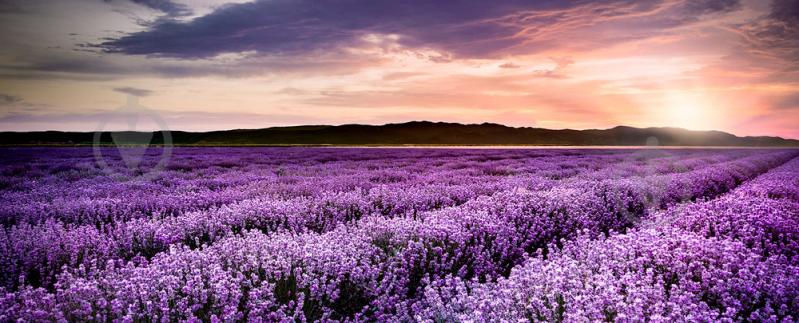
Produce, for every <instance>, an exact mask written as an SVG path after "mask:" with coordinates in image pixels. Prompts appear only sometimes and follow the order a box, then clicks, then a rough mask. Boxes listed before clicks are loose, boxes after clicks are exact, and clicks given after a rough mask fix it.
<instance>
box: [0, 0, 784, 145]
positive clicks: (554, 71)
mask: <svg viewBox="0 0 799 323" xmlns="http://www.w3.org/2000/svg"><path fill="white" fill-rule="evenodd" d="M0 43H2V46H0V130H15V131H18V130H22V131H24V130H50V129H55V130H78V131H92V130H94V129H95V128H96V125H97V123H98V122H99V120H102V119H103V118H104V116H105V115H106V114H107V113H109V112H110V111H113V110H115V109H116V108H118V107H119V106H121V105H123V104H124V103H125V102H126V99H127V95H134V96H137V97H139V102H140V103H141V104H142V105H144V106H147V107H149V108H150V109H153V110H156V111H157V112H158V113H159V114H160V115H161V116H162V117H163V119H164V120H165V121H166V123H167V124H168V127H169V128H171V129H179V130H195V131H196V130H217V129H231V128H262V127H268V126H277V125H297V124H343V123H366V124H383V123H390V122H404V121H411V120H431V121H453V122H463V123H482V122H495V123H502V124H506V125H511V126H533V127H545V128H576V129H586V128H610V127H613V126H616V125H629V126H637V127H646V126H676V127H684V128H689V129H697V130H709V129H713V130H723V131H728V132H732V133H735V134H738V135H779V136H785V137H792V138H799V130H797V128H799V127H797V126H798V125H799V0H775V1H773V2H772V1H766V0H740V1H738V0H605V1H562V0H542V1H522V0H510V1H485V0H480V1H478V0H475V1H468V0H462V1H429V0H404V1H374V0H342V1H328V0H255V1H239V2H229V1H217V0H202V1H190V0H172V1H170V0H107V1H101V0H73V1H55V0H53V1H43V0H26V1H22V0H0Z"/></svg>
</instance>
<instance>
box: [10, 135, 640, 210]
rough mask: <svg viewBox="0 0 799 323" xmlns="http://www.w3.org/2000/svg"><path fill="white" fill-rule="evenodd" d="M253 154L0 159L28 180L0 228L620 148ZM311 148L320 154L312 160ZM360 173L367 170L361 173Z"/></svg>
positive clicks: (551, 170)
mask: <svg viewBox="0 0 799 323" xmlns="http://www.w3.org/2000/svg"><path fill="white" fill-rule="evenodd" d="M55 151H56V152H60V151H61V150H55ZM180 151H181V152H182V150H180ZM234 151H235V150H234ZM320 151H321V152H320ZM46 152H47V151H46ZM89 152H90V151H87V153H89ZM196 153H197V154H206V153H207V152H206V151H199V152H196ZM261 153H263V155H265V157H264V159H265V160H260V162H256V161H259V158H260V157H261V155H260V154H259V151H254V152H253V151H251V152H248V153H247V154H244V153H241V154H235V153H234V154H231V156H227V155H225V156H221V157H220V156H216V157H214V155H211V156H210V157H208V156H204V155H203V157H202V158H194V157H195V156H194V155H192V154H188V155H187V156H182V159H181V158H180V157H181V156H176V157H174V158H173V159H174V160H173V161H172V163H171V164H170V165H169V167H168V169H167V170H165V171H164V172H162V173H161V174H159V175H160V176H159V177H158V178H155V179H153V180H150V181H140V180H136V179H135V178H134V179H133V180H127V179H123V180H122V181H120V180H119V178H112V177H111V176H106V174H105V173H103V172H102V171H101V170H99V169H98V166H97V165H96V164H95V163H94V162H93V160H92V159H91V158H90V157H89V156H68V157H70V158H66V157H62V158H61V159H60V160H59V158H58V157H54V158H53V159H54V160H53V161H51V163H50V164H55V165H49V164H48V166H46V167H45V166H42V167H43V168H44V169H41V170H40V169H38V168H36V167H30V165H29V164H27V165H26V167H21V169H20V166H18V165H16V164H8V165H6V166H5V167H4V168H5V171H3V172H2V173H3V174H4V175H5V176H3V178H4V180H3V181H0V182H10V181H17V182H20V181H21V180H23V179H25V178H33V179H34V180H24V181H21V183H23V184H20V185H10V184H8V183H6V185H4V186H5V187H4V188H5V189H3V190H0V199H2V200H4V201H8V203H4V204H2V205H0V220H2V222H3V223H4V224H6V226H9V225H12V224H14V223H19V222H32V223H37V222H43V221H45V220H47V219H51V218H57V219H60V220H62V221H64V222H68V223H77V224H81V223H87V224H89V223H91V224H101V223H102V224H105V223H108V222H118V221H126V220H128V219H132V218H138V217H148V216H169V215H174V214H182V213H184V212H187V211H194V210H202V209H205V208H208V207H214V206H219V205H224V204H228V203H232V202H235V201H239V200H243V199H247V198H253V197H256V196H263V195H268V194H277V195H281V196H286V197H295V196H298V195H302V194H313V193H314V192H316V191H318V190H319V189H324V190H335V191H348V190H355V189H363V190H369V189H370V188H371V187H372V186H375V185H380V184H383V183H395V184H402V183H405V182H414V183H435V182H442V181H446V180H447V179H451V178H465V177H491V176H493V175H509V174H510V173H511V172H513V174H525V173H527V174H529V173H536V174H539V175H540V176H542V177H553V178H563V177H568V176H571V175H573V173H579V171H580V169H581V168H580V167H578V166H581V164H580V163H582V164H587V165H589V166H590V165H608V164H612V163H616V162H620V161H622V159H623V158H625V156H626V153H619V152H613V153H609V152H605V151H602V152H599V153H597V154H589V155H586V156H581V157H580V158H574V159H569V158H565V159H564V158H561V157H562V155H565V154H567V152H562V153H558V154H556V153H535V154H533V153H529V152H528V153H521V152H519V153H514V152H510V153H506V152H502V153H490V152H486V153H484V155H486V156H481V155H471V154H463V155H462V156H461V155H453V154H451V153H449V152H447V151H443V152H439V151H434V152H433V153H432V155H433V157H435V156H436V155H439V156H441V159H433V158H431V157H429V156H425V155H421V154H419V153H418V152H413V151H410V152H409V151H407V150H400V151H395V150H384V151H375V152H374V155H376V156H377V157H375V156H371V157H370V158H366V156H363V155H362V154H363V153H348V152H347V151H346V150H345V151H339V150H335V151H332V152H325V151H324V150H300V151H299V153H294V154H288V155H289V156H288V157H286V156H283V157H282V158H275V155H277V156H282V155H284V154H282V153H281V154H277V153H276V152H274V151H270V150H267V151H262V152H261ZM320 154H321V155H322V156H323V157H324V156H327V157H328V158H327V159H325V158H321V157H319V156H317V155H320ZM339 155H340V156H339ZM45 157H46V154H45ZM289 157H291V158H289ZM313 157H316V158H317V159H314V158H313ZM333 157H335V158H340V159H341V160H338V159H334V158H333ZM478 157H479V158H478ZM487 157H490V158H491V159H490V160H489V159H487ZM150 158H156V156H150ZM329 159H333V160H329ZM23 160H25V159H23ZM309 160H310V161H309ZM317 160H322V161H325V162H323V163H320V162H317ZM26 161H27V160H26ZM59 161H60V162H59ZM298 161H301V162H298ZM33 164H34V165H36V163H33ZM364 169H367V170H369V171H368V172H364ZM393 169H396V170H393ZM181 170H185V171H181ZM37 173H38V175H37Z"/></svg>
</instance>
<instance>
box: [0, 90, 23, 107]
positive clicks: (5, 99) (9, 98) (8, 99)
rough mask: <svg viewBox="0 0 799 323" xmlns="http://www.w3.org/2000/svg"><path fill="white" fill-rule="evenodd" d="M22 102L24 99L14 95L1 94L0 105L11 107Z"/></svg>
mask: <svg viewBox="0 0 799 323" xmlns="http://www.w3.org/2000/svg"><path fill="white" fill-rule="evenodd" d="M20 101H22V98H20V97H18V96H13V95H8V94H2V93H0V105H9V104H14V103H17V102H20Z"/></svg>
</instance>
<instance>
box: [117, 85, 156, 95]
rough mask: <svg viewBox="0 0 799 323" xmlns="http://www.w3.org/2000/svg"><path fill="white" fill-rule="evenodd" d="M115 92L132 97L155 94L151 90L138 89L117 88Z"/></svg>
mask: <svg viewBox="0 0 799 323" xmlns="http://www.w3.org/2000/svg"><path fill="white" fill-rule="evenodd" d="M114 91H117V92H119V93H124V94H130V95H132V96H138V97H145V96H148V95H150V94H153V91H151V90H145V89H138V88H135V87H117V88H114Z"/></svg>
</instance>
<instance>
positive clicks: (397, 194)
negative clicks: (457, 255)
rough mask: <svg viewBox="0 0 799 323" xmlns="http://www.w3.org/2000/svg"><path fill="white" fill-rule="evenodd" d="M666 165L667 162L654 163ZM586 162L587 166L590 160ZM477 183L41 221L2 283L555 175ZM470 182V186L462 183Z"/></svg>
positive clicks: (330, 223)
mask: <svg viewBox="0 0 799 323" xmlns="http://www.w3.org/2000/svg"><path fill="white" fill-rule="evenodd" d="M724 156H727V155H724ZM702 159H703V162H713V161H716V160H727V159H731V158H729V157H722V158H719V157H707V156H704V157H702ZM683 162H684V163H686V162H690V161H683ZM666 164H670V163H666ZM588 165H591V164H588ZM661 165H663V163H654V164H652V165H650V166H654V167H661ZM582 166H584V167H585V166H586V164H583V165H582ZM706 166H707V165H706V164H703V163H698V162H696V163H694V165H693V167H700V169H701V167H706ZM589 169H595V167H594V168H589ZM599 171H600V172H601V171H602V169H600V170H599ZM578 174H579V173H578ZM578 177H579V175H578ZM474 180H476V178H473V177H466V178H465V179H458V180H456V181H455V182H456V183H458V185H426V186H411V187H408V186H407V185H402V186H400V184H388V185H380V186H377V187H373V189H372V190H371V191H369V192H368V193H367V194H365V195H364V194H362V193H361V192H357V191H356V192H346V193H327V192H325V191H321V192H320V193H317V194H315V195H314V196H310V197H299V198H293V199H289V200H281V199H274V198H258V199H253V200H245V201H242V202H237V203H233V204H231V205H224V206H221V207H218V208H215V209H213V210H211V211H200V212H190V213H187V214H186V215H182V216H175V217H166V218H157V219H137V220H132V221H130V222H124V223H120V224H117V225H110V226H108V225H107V226H101V227H96V226H81V227H75V228H72V227H69V226H63V225H61V224H60V223H58V222H53V221H47V222H45V223H44V224H41V225H35V226H33V225H24V224H23V225H17V226H13V227H12V228H10V229H7V230H5V231H4V232H2V233H0V248H2V249H0V261H2V264H3V265H4V266H3V267H4V270H3V271H2V274H3V275H2V278H3V282H4V286H7V287H10V288H14V287H15V286H19V285H24V284H28V285H32V286H52V284H53V283H54V281H55V276H56V274H58V273H59V272H60V271H61V268H62V266H64V265H67V266H68V267H77V266H78V265H80V264H83V263H88V262H91V261H95V262H99V264H103V263H104V262H105V261H107V260H109V259H125V260H127V259H131V258H134V257H136V256H143V257H145V258H150V257H152V256H153V255H155V254H157V253H159V252H162V251H164V250H167V249H168V248H169V246H170V245H172V244H176V243H184V244H187V245H190V246H198V245H200V244H203V243H209V242H212V241H214V240H216V239H218V238H220V237H223V236H225V235H229V234H230V233H235V232H241V231H243V230H247V229H258V230H262V231H264V232H273V231H286V230H287V231H291V232H295V233H301V232H304V231H314V232H325V231H329V230H332V229H333V228H335V227H336V226H337V225H339V224H341V223H346V222H351V221H355V220H358V219H359V218H361V217H363V216H367V215H373V214H377V215H397V214H407V213H410V214H416V213H417V212H423V211H426V210H432V209H436V208H440V207H444V206H451V205H458V204H460V203H463V202H465V201H467V200H469V199H471V198H473V197H475V196H480V195H491V194H493V193H494V192H497V191H507V190H511V189H513V188H526V189H528V190H532V191H537V190H545V189H549V188H551V187H552V186H553V185H554V183H553V182H552V181H550V180H546V179H539V178H536V177H524V176H513V177H507V178H504V179H502V180H501V181H496V180H495V181H489V180H482V181H479V180H478V181H477V182H473V181H474ZM467 181H469V182H471V183H469V184H461V183H464V182H467ZM582 182H583V181H578V182H577V183H582ZM570 185H571V186H575V185H577V184H573V183H572V184H570ZM517 198H524V197H517ZM487 203H492V202H491V201H489V202H487ZM502 203H505V202H502ZM597 220H598V221H599V220H603V219H597ZM613 225H616V224H615V223H612V222H608V224H605V226H606V227H608V228H610V227H612V226H613ZM607 230H608V229H603V231H607Z"/></svg>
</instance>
